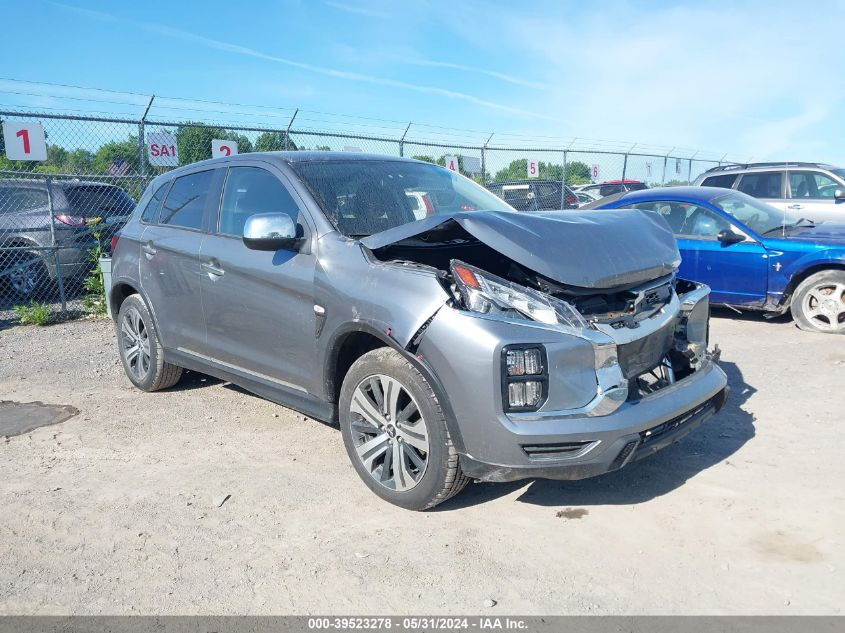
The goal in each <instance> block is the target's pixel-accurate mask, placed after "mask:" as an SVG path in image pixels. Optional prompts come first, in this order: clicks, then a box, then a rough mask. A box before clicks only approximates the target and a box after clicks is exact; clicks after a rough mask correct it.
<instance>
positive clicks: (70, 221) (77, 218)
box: [56, 213, 85, 226]
mask: <svg viewBox="0 0 845 633" xmlns="http://www.w3.org/2000/svg"><path fill="white" fill-rule="evenodd" d="M56 219H57V220H58V221H59V222H61V223H62V224H67V225H68V226H85V218H83V217H82V216H81V215H68V214H67V213H57V214H56Z"/></svg>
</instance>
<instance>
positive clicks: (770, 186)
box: [694, 163, 845, 224]
mask: <svg viewBox="0 0 845 633" xmlns="http://www.w3.org/2000/svg"><path fill="white" fill-rule="evenodd" d="M694 184H696V185H702V186H704V187H722V188H725V189H736V190H737V191H741V192H743V193H747V194H748V195H749V196H754V197H755V198H759V199H761V200H764V201H765V202H767V203H769V204H770V205H772V206H774V207H776V208H778V209H781V210H782V211H787V212H788V213H789V215H791V216H795V217H800V218H806V219H808V220H813V221H815V222H837V223H839V224H843V223H845V169H843V168H841V167H834V166H832V165H825V164H823V163H749V164H747V165H721V166H719V167H714V168H713V169H708V170H707V171H705V172H704V173H703V174H701V175H700V176H699V177H698V178H696V180H695V183H694Z"/></svg>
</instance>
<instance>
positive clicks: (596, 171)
mask: <svg viewBox="0 0 845 633" xmlns="http://www.w3.org/2000/svg"><path fill="white" fill-rule="evenodd" d="M590 176H591V177H592V179H593V180H598V179H599V176H601V167H599V165H598V163H593V166H592V167H591V168H590Z"/></svg>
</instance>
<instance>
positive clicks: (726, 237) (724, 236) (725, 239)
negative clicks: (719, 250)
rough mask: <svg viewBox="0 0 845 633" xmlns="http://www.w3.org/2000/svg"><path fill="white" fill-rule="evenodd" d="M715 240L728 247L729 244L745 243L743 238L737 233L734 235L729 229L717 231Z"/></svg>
mask: <svg viewBox="0 0 845 633" xmlns="http://www.w3.org/2000/svg"><path fill="white" fill-rule="evenodd" d="M716 239H717V240H719V241H720V242H721V243H722V244H724V245H725V246H730V245H731V244H738V243H739V242H744V241H745V237H743V236H742V235H740V234H739V233H734V232H733V231H731V230H730V229H725V230H724V231H719V233H718V234H717V235H716Z"/></svg>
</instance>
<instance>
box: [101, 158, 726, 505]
mask: <svg viewBox="0 0 845 633" xmlns="http://www.w3.org/2000/svg"><path fill="white" fill-rule="evenodd" d="M410 192H413V193H414V195H411V196H409V195H408V194H409V193H410ZM417 194H419V195H422V196H425V197H426V198H427V200H428V202H427V206H428V205H430V214H429V215H428V216H427V217H424V218H422V219H419V220H417V219H415V216H414V210H415V209H416V200H415V198H417ZM467 208H470V209H475V211H464V210H462V209H467ZM482 209H483V211H482ZM678 261H679V255H678V250H677V247H676V246H675V241H674V238H673V237H672V233H671V232H670V231H669V229H668V227H667V226H666V223H665V221H664V220H662V219H661V218H660V217H659V216H658V215H657V214H655V213H648V212H631V211H619V212H607V213H602V214H596V213H595V212H591V213H588V214H581V213H579V212H577V211H567V212H563V211H561V212H557V213H555V212H545V213H516V212H514V210H513V209H512V208H511V207H509V206H508V205H506V204H505V203H504V202H502V201H501V200H499V199H498V198H497V197H495V196H494V195H492V194H491V193H490V192H488V191H486V190H485V189H483V188H482V187H480V186H478V185H476V184H475V183H474V182H472V181H471V180H469V179H468V178H465V177H463V176H461V175H459V174H456V173H454V172H450V171H447V170H446V169H443V168H441V167H438V166H436V165H431V164H429V163H423V162H419V161H413V160H408V159H398V158H393V157H380V156H371V155H367V154H351V153H350V154H342V153H338V152H278V153H255V154H242V155H239V156H231V157H228V158H221V159H215V160H211V161H203V162H200V163H196V164H193V165H189V166H186V167H182V168H179V169H176V170H174V171H172V172H169V173H167V174H164V175H162V176H159V177H158V178H156V179H155V180H154V181H153V182H152V183H151V184H150V186H149V187H148V188H147V191H146V192H145V193H144V195H143V197H142V198H141V200H140V202H139V204H138V209H137V210H136V211H135V213H134V214H133V216H132V218H131V219H130V220H129V222H128V223H127V224H126V226H125V227H124V228H123V229H122V230H121V232H120V234H119V237H118V242H117V245H116V246H115V249H114V255H113V257H112V286H111V288H110V290H109V301H110V302H111V308H112V313H113V314H114V315H115V319H116V330H117V343H118V350H119V354H120V358H121V361H122V363H123V367H124V369H125V371H126V374H127V376H128V377H129V379H130V380H131V381H132V383H133V384H135V385H136V386H137V387H138V388H140V389H143V390H146V391H155V390H156V389H162V388H165V387H170V386H172V385H174V384H176V383H177V382H178V380H179V377H180V375H181V372H182V368H183V367H185V368H189V369H193V370H197V371H200V372H203V373H207V374H211V375H213V376H217V377H220V378H222V379H225V380H228V381H231V382H233V383H235V384H238V385H241V386H242V387H244V388H245V389H248V390H250V391H252V392H254V393H256V394H259V395H262V396H264V397H266V398H269V399H271V400H274V401H276V402H279V403H283V404H286V405H288V406H290V407H293V408H295V409H297V410H299V411H302V412H305V413H307V414H308V415H311V416H312V417H315V418H318V419H320V420H325V421H329V422H339V424H340V428H341V432H342V435H343V440H344V443H345V445H346V450H347V452H348V454H349V457H350V459H351V460H352V464H353V465H354V467H355V469H356V471H357V472H358V474H359V475H360V477H361V478H362V480H363V481H364V482H365V483H366V485H367V486H368V487H369V488H370V489H371V490H372V491H374V492H375V493H376V494H378V495H380V496H381V497H383V498H384V499H387V500H388V501H390V502H392V503H395V504H397V505H400V506H403V507H405V508H411V509H424V508H430V507H432V506H435V505H437V504H438V503H441V502H442V501H445V500H446V499H448V498H449V497H451V496H452V495H454V494H456V493H457V492H458V491H460V490H461V489H462V488H463V487H464V485H465V484H466V483H467V481H469V480H470V479H481V480H485V481H509V480H514V479H520V478H526V477H549V478H558V479H580V478H584V477H590V476H593V475H599V474H602V473H605V472H608V471H612V470H617V469H619V468H622V467H623V466H625V465H626V464H627V463H629V462H630V461H631V460H633V459H637V458H640V457H644V456H646V455H650V454H652V453H653V452H654V451H656V450H658V449H660V448H661V447H663V446H666V445H668V444H670V443H671V442H673V441H675V440H676V439H678V438H679V437H681V436H683V435H685V434H686V433H688V432H689V431H691V430H692V429H694V428H695V427H697V426H698V425H699V424H701V423H702V422H703V421H704V420H705V419H707V418H709V417H710V416H711V415H712V414H713V413H715V412H716V411H718V409H719V408H720V407H721V406H722V404H723V402H724V398H725V384H726V378H725V374H724V373H723V372H722V370H721V369H720V368H719V367H718V366H717V364H716V363H715V362H714V359H713V358H712V357H711V355H710V354H709V353H708V352H707V345H708V340H707V336H708V319H709V314H708V313H709V307H708V293H709V289H708V288H707V287H706V286H702V285H700V284H695V283H692V282H688V281H683V280H681V279H678V278H676V276H675V272H676V267H677V265H678ZM291 441H295V438H291ZM317 466H318V465H317V464H315V467H317Z"/></svg>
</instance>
